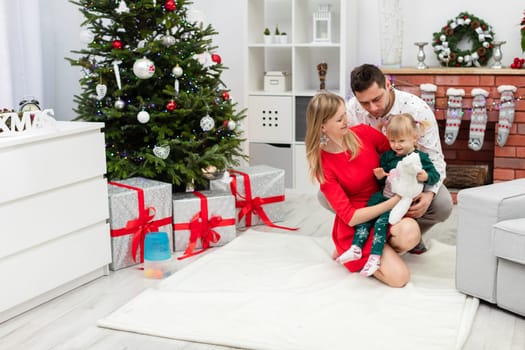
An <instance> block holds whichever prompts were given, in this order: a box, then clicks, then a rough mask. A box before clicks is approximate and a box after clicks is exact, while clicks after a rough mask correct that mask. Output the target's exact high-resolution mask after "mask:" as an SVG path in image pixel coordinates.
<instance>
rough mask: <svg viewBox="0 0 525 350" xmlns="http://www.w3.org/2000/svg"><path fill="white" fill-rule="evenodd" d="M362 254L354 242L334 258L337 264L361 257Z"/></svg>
mask: <svg viewBox="0 0 525 350" xmlns="http://www.w3.org/2000/svg"><path fill="white" fill-rule="evenodd" d="M362 254H363V253H362V251H361V248H359V247H358V246H356V245H355V244H352V246H351V247H350V249H348V250H347V251H346V252H344V253H343V254H341V255H340V256H339V257H338V258H337V259H335V261H337V262H338V263H339V264H344V263H346V262H349V261H354V260H359V259H361V256H362Z"/></svg>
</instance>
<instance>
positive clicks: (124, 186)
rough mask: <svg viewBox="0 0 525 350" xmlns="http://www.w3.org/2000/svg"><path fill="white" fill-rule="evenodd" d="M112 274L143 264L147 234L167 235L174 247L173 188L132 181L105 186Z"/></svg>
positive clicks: (149, 181)
mask: <svg viewBox="0 0 525 350" xmlns="http://www.w3.org/2000/svg"><path fill="white" fill-rule="evenodd" d="M108 195H109V215H110V229H111V231H110V232H111V253H112V262H111V264H110V265H109V268H110V269H111V270H113V271H115V270H118V269H122V268H124V267H128V266H131V265H135V264H138V263H141V262H143V261H144V239H145V237H146V234H147V233H148V232H158V231H161V232H167V233H168V237H169V238H170V244H173V243H172V242H173V237H172V236H173V231H172V186H171V184H169V183H165V182H160V181H156V180H151V179H146V178H141V177H133V178H129V179H126V180H119V181H113V182H109V183H108Z"/></svg>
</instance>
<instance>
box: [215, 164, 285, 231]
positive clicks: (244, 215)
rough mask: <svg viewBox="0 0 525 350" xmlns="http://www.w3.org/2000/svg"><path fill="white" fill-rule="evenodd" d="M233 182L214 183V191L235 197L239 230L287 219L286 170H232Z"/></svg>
mask: <svg viewBox="0 0 525 350" xmlns="http://www.w3.org/2000/svg"><path fill="white" fill-rule="evenodd" d="M229 173H230V178H231V181H230V182H229V183H227V182H225V181H224V180H223V179H221V180H212V181H210V188H211V189H215V190H221V191H228V192H231V193H232V194H233V195H234V196H235V206H236V208H237V227H239V228H242V227H249V226H254V225H268V226H271V227H277V228H284V229H289V228H286V227H282V226H278V225H275V224H274V223H275V222H279V221H283V220H284V210H283V204H284V170H283V169H278V168H274V167H271V166H268V165H255V166H248V167H238V168H235V169H230V170H229Z"/></svg>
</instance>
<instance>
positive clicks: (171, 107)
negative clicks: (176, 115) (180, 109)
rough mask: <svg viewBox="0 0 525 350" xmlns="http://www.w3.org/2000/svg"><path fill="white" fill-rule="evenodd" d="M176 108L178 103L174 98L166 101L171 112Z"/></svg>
mask: <svg viewBox="0 0 525 350" xmlns="http://www.w3.org/2000/svg"><path fill="white" fill-rule="evenodd" d="M175 108H177V104H176V103H175V101H174V100H171V101H170V102H168V103H166V109H167V110H168V111H170V112H172V111H174V110H175Z"/></svg>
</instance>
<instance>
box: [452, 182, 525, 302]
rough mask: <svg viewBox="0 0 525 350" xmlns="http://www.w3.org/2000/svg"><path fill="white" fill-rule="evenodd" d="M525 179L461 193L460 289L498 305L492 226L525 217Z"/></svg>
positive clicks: (459, 199)
mask: <svg viewBox="0 0 525 350" xmlns="http://www.w3.org/2000/svg"><path fill="white" fill-rule="evenodd" d="M524 207H525V179H517V180H512V181H506V182H498V183H495V184H491V185H485V186H479V187H472V188H468V189H464V190H461V191H459V192H458V232H457V241H456V244H457V250H456V255H457V257H456V288H457V289H458V290H460V291H462V292H464V293H466V294H469V295H473V296H476V297H479V298H481V299H484V300H486V301H489V302H492V303H495V302H496V273H497V261H496V260H497V258H496V256H494V247H493V236H492V226H493V225H494V224H495V223H497V222H499V221H503V220H509V219H516V218H519V217H523V216H524V215H523V214H524V210H523V208H524Z"/></svg>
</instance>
